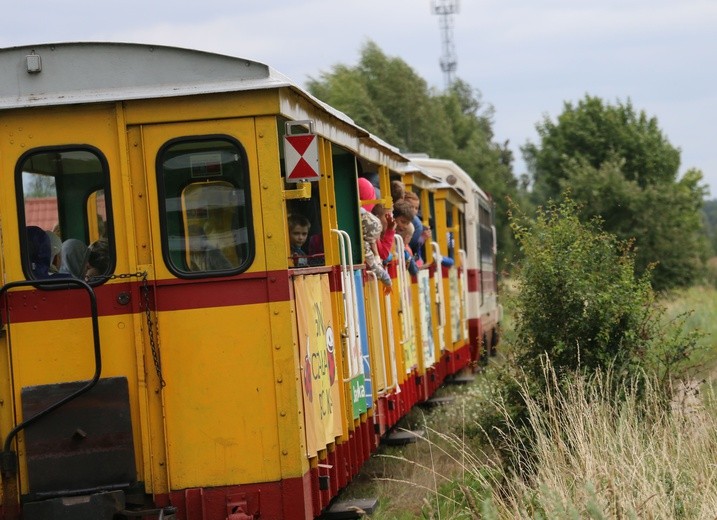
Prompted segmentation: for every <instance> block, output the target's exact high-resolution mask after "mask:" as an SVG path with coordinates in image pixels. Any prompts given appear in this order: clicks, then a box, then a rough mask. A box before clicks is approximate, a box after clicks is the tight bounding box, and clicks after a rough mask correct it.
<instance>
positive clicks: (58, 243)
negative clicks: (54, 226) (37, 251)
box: [45, 231, 62, 274]
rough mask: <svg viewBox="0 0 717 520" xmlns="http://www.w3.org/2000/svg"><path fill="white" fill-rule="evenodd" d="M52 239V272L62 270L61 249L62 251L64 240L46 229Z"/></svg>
mask: <svg viewBox="0 0 717 520" xmlns="http://www.w3.org/2000/svg"><path fill="white" fill-rule="evenodd" d="M45 233H47V238H49V239H50V274H55V273H57V272H59V271H60V251H62V240H61V239H60V237H59V236H57V235H56V234H55V233H53V232H52V231H45Z"/></svg>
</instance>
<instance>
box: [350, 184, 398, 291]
mask: <svg viewBox="0 0 717 520" xmlns="http://www.w3.org/2000/svg"><path fill="white" fill-rule="evenodd" d="M358 187H359V197H360V198H361V200H371V199H373V198H374V197H375V191H374V189H373V186H372V185H371V183H370V182H369V181H368V180H367V179H364V178H363V177H360V178H359V179H358ZM373 207H374V204H364V205H363V206H361V207H360V208H359V213H360V216H361V230H362V232H363V243H364V256H365V258H366V266H367V267H368V268H369V269H371V271H372V272H373V273H374V274H375V275H376V278H378V279H379V280H380V281H381V283H382V284H383V286H384V291H385V292H386V293H390V292H391V277H390V276H389V274H388V272H387V271H386V270H385V269H384V268H383V266H382V265H381V257H380V255H379V254H378V248H377V246H376V242H377V241H378V239H379V238H380V236H381V221H380V220H379V219H378V217H377V216H376V215H374V214H373V213H371V210H372V209H373Z"/></svg>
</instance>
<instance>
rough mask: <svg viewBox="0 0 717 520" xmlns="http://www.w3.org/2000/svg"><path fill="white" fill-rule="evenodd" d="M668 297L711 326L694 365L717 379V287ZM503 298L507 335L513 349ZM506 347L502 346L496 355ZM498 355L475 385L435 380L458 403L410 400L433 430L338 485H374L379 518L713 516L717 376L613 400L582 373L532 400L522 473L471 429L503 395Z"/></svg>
mask: <svg viewBox="0 0 717 520" xmlns="http://www.w3.org/2000/svg"><path fill="white" fill-rule="evenodd" d="M661 304H662V305H664V306H665V307H666V309H667V316H668V317H669V318H676V319H677V318H679V317H680V316H682V317H684V319H685V320H686V323H687V325H688V327H690V328H695V329H700V330H702V331H703V332H704V333H705V336H704V337H703V338H702V343H701V346H702V347H703V349H702V352H701V355H700V356H701V357H700V359H699V360H698V364H699V368H700V371H699V377H700V378H704V379H706V380H708V381H709V382H710V383H712V381H713V380H714V379H715V377H714V374H717V291H716V290H715V289H714V288H710V287H696V288H691V289H688V290H682V291H679V292H673V293H670V294H669V295H666V296H664V297H663V298H662V299H661ZM506 307H507V309H508V316H507V318H508V319H507V320H506V323H505V324H504V327H505V330H504V335H503V338H504V345H503V347H504V349H505V350H509V344H510V337H511V331H510V314H509V309H510V306H509V305H507V306H506ZM685 313H687V314H685ZM505 359H506V358H504V357H502V356H501V355H499V356H498V357H497V358H495V359H493V363H492V365H493V367H495V366H496V365H498V364H500V363H501V362H505ZM493 367H491V366H490V365H489V367H487V368H486V370H484V371H483V373H481V374H480V375H478V377H477V378H476V381H475V383H473V384H471V385H468V386H454V387H444V388H441V389H439V395H454V396H455V399H454V401H453V403H451V404H449V405H446V406H443V407H440V408H436V409H432V410H421V409H417V410H414V411H412V412H411V414H410V415H409V416H408V417H407V418H406V419H405V421H404V422H403V424H402V426H403V427H405V428H407V429H421V430H424V431H426V440H425V441H419V442H418V443H416V444H411V445H408V446H405V447H401V448H395V447H392V448H385V447H382V448H380V450H379V453H378V455H376V456H374V457H373V458H372V459H371V460H370V461H369V462H368V463H367V464H366V466H365V468H364V469H363V471H362V472H361V474H360V475H359V476H358V478H357V479H356V481H355V482H354V483H353V484H352V485H351V486H349V488H348V489H347V490H345V492H344V493H343V494H342V497H350V496H358V497H367V496H374V497H377V498H378V499H379V507H378V509H377V511H376V512H374V514H372V515H371V518H372V519H374V520H389V519H390V520H409V519H418V518H422V519H432V518H436V519H438V518H440V519H462V518H466V519H468V518H506V519H507V518H715V511H717V484H715V483H713V482H716V481H715V478H714V477H715V475H716V474H717V469H715V467H714V461H715V460H717V438H716V437H715V435H714V432H715V431H717V413H715V407H714V406H713V399H712V395H713V389H712V385H707V386H703V387H702V389H701V393H700V394H699V397H696V396H697V393H696V391H695V389H694V388H691V387H690V388H687V389H685V390H683V391H681V392H680V393H679V395H682V396H683V397H684V399H682V400H681V401H680V402H679V403H675V404H674V406H672V408H671V410H668V411H665V409H664V406H662V407H660V406H659V403H658V402H657V398H655V400H652V401H651V400H650V398H649V397H648V399H645V400H642V401H640V402H638V400H636V399H634V398H632V397H630V392H629V388H627V389H626V393H627V395H628V399H626V400H625V401H621V402H615V401H614V400H612V398H611V397H610V395H611V394H610V393H609V392H605V384H606V383H605V382H604V380H601V379H600V378H599V377H596V378H594V379H592V380H590V381H586V380H582V381H577V382H576V384H575V385H574V387H571V390H570V391H569V392H565V393H561V392H559V391H558V390H557V389H555V391H554V394H553V395H554V397H555V402H554V403H553V406H552V407H549V409H548V410H549V411H548V413H542V414H539V413H538V412H537V410H538V407H536V406H533V408H532V413H533V415H532V416H531V424H532V425H533V433H534V435H535V438H536V439H537V444H536V446H537V449H536V450H535V453H534V455H535V458H531V459H530V460H528V459H525V460H524V461H523V464H525V465H526V469H528V470H529V471H528V473H529V474H531V475H532V476H533V477H532V479H531V480H530V481H526V480H524V479H521V478H518V477H517V476H515V475H512V474H508V473H507V472H506V471H505V469H503V468H502V467H501V464H499V463H498V461H497V460H496V455H495V452H494V451H493V450H492V449H491V447H490V446H481V445H478V444H477V441H476V440H475V439H476V437H477V436H475V435H474V434H475V433H476V429H477V428H478V425H477V422H476V419H477V415H478V413H479V411H480V410H481V408H482V407H486V406H492V407H498V408H500V406H501V403H500V402H499V401H498V400H497V399H496V392H495V388H496V385H497V384H498V383H497V382H496V380H495V378H496V370H495V369H494V368H493ZM633 397H634V396H633ZM528 398H529V396H528ZM528 402H529V403H530V400H529V399H528ZM533 404H534V403H533ZM638 418H639V419H638ZM510 434H511V432H506V435H507V436H508V437H509V436H510ZM516 438H517V436H516ZM514 448H515V449H516V450H520V448H521V446H520V445H515V446H514Z"/></svg>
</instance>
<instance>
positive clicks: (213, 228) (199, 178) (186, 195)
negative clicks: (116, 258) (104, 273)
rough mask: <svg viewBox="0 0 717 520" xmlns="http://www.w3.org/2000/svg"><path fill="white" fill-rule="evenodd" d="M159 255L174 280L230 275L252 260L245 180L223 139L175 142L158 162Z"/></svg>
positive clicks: (241, 163)
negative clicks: (161, 250) (160, 254)
mask: <svg viewBox="0 0 717 520" xmlns="http://www.w3.org/2000/svg"><path fill="white" fill-rule="evenodd" d="M157 175H158V177H159V182H158V184H159V187H160V208H161V218H162V241H163V254H164V258H165V261H166V262H167V266H168V267H169V269H170V270H171V271H172V272H173V273H174V274H176V275H177V276H180V277H183V278H193V277H201V276H218V275H233V274H236V273H238V272H240V271H243V270H245V269H246V268H247V267H248V266H249V264H250V263H251V260H252V255H253V250H252V249H251V247H250V246H251V241H250V236H251V209H250V207H249V200H248V199H247V195H248V194H249V175H248V168H247V164H246V156H245V153H244V150H243V148H242V147H241V145H240V144H239V143H238V142H236V141H235V140H234V139H231V138H228V137H216V136H212V137H204V138H192V139H180V140H174V141H171V142H170V143H168V144H167V145H165V146H164V147H163V148H162V149H161V150H160V153H159V156H158V158H157Z"/></svg>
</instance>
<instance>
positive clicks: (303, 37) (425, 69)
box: [0, 0, 717, 198]
mask: <svg viewBox="0 0 717 520" xmlns="http://www.w3.org/2000/svg"><path fill="white" fill-rule="evenodd" d="M452 23H453V42H454V46H455V54H456V57H457V71H456V75H457V77H459V78H461V79H463V80H465V81H467V82H468V83H469V84H470V85H471V86H473V87H475V88H477V89H479V90H480V91H481V93H482V97H483V101H484V102H485V103H487V104H490V105H492V106H493V108H494V110H495V112H494V129H495V134H496V140H497V141H500V142H503V141H506V140H509V142H510V147H511V149H512V150H513V151H514V154H515V156H516V159H517V161H516V164H515V173H516V175H520V174H521V173H524V172H525V166H524V164H523V162H522V160H521V158H520V146H521V145H523V144H525V142H526V141H528V140H530V141H533V142H537V134H536V131H535V125H536V123H538V122H539V121H541V120H542V118H543V117H544V116H546V115H547V116H549V117H551V118H552V119H555V117H556V116H557V115H558V114H559V113H560V112H561V111H562V108H563V103H564V101H573V102H575V101H578V100H580V99H582V98H583V97H584V96H585V94H591V95H596V96H599V97H601V98H603V99H604V100H606V101H609V102H611V103H615V102H617V101H618V100H619V101H620V102H624V101H626V100H627V99H628V98H629V99H630V100H632V103H633V105H634V106H635V108H636V109H638V110H644V111H645V112H647V114H648V115H650V116H655V117H657V119H658V121H659V125H660V128H661V129H662V130H663V132H664V133H665V134H666V135H667V138H668V139H669V141H670V142H671V143H672V144H673V145H674V146H677V147H678V148H680V149H681V150H682V166H681V169H680V173H684V171H686V170H687V169H688V168H693V167H694V168H699V169H701V170H702V171H703V173H704V175H705V180H706V182H707V183H708V184H710V185H711V186H712V189H711V192H712V197H713V198H717V146H716V144H717V131H715V129H714V125H715V122H716V121H717V0H460V4H459V12H458V13H457V14H455V15H453V17H452ZM369 40H372V41H374V42H375V43H376V44H377V45H378V46H379V47H380V48H381V50H382V51H383V52H384V53H385V54H387V55H388V56H396V57H400V58H402V59H403V60H404V61H405V62H406V63H408V65H410V66H411V67H412V68H413V69H414V70H415V71H416V72H417V73H418V74H419V75H420V76H421V77H423V78H424V79H426V81H427V82H428V84H429V85H430V86H432V87H435V88H438V89H442V88H443V86H444V84H443V83H444V81H443V73H442V71H441V69H440V66H439V60H440V57H441V53H442V48H441V32H440V26H439V17H438V16H437V15H435V14H433V13H432V9H431V1H430V0H360V1H357V0H256V1H250V0H233V1H229V0H226V1H224V0H204V1H191V2H189V1H186V0H175V1H172V2H168V1H152V0H144V1H138V0H125V1H124V2H120V3H116V2H102V1H99V2H98V1H97V0H93V1H90V0H57V1H50V0H38V1H35V2H32V3H30V4H27V3H22V2H11V3H10V2H8V3H7V4H5V5H3V12H2V17H0V46H2V47H11V46H17V45H26V44H33V43H48V42H65V41H128V42H140V43H155V44H164V45H176V46H181V47H191V48H196V49H200V50H205V51H212V52H218V53H222V54H228V55H232V56H239V57H242V58H248V59H253V60H256V61H261V62H264V63H266V64H268V65H271V66H272V67H274V68H276V69H278V70H279V71H280V72H282V73H284V74H286V75H287V76H289V77H290V78H292V79H293V80H295V81H296V82H297V83H299V84H300V85H305V83H306V80H307V79H308V78H309V77H313V78H319V77H320V75H321V73H322V72H330V71H331V68H332V66H333V65H336V64H339V63H341V64H346V65H354V64H356V62H357V60H358V58H359V54H360V50H361V47H362V46H363V45H364V44H365V43H366V42H367V41H369ZM0 73H2V72H1V71H0Z"/></svg>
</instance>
